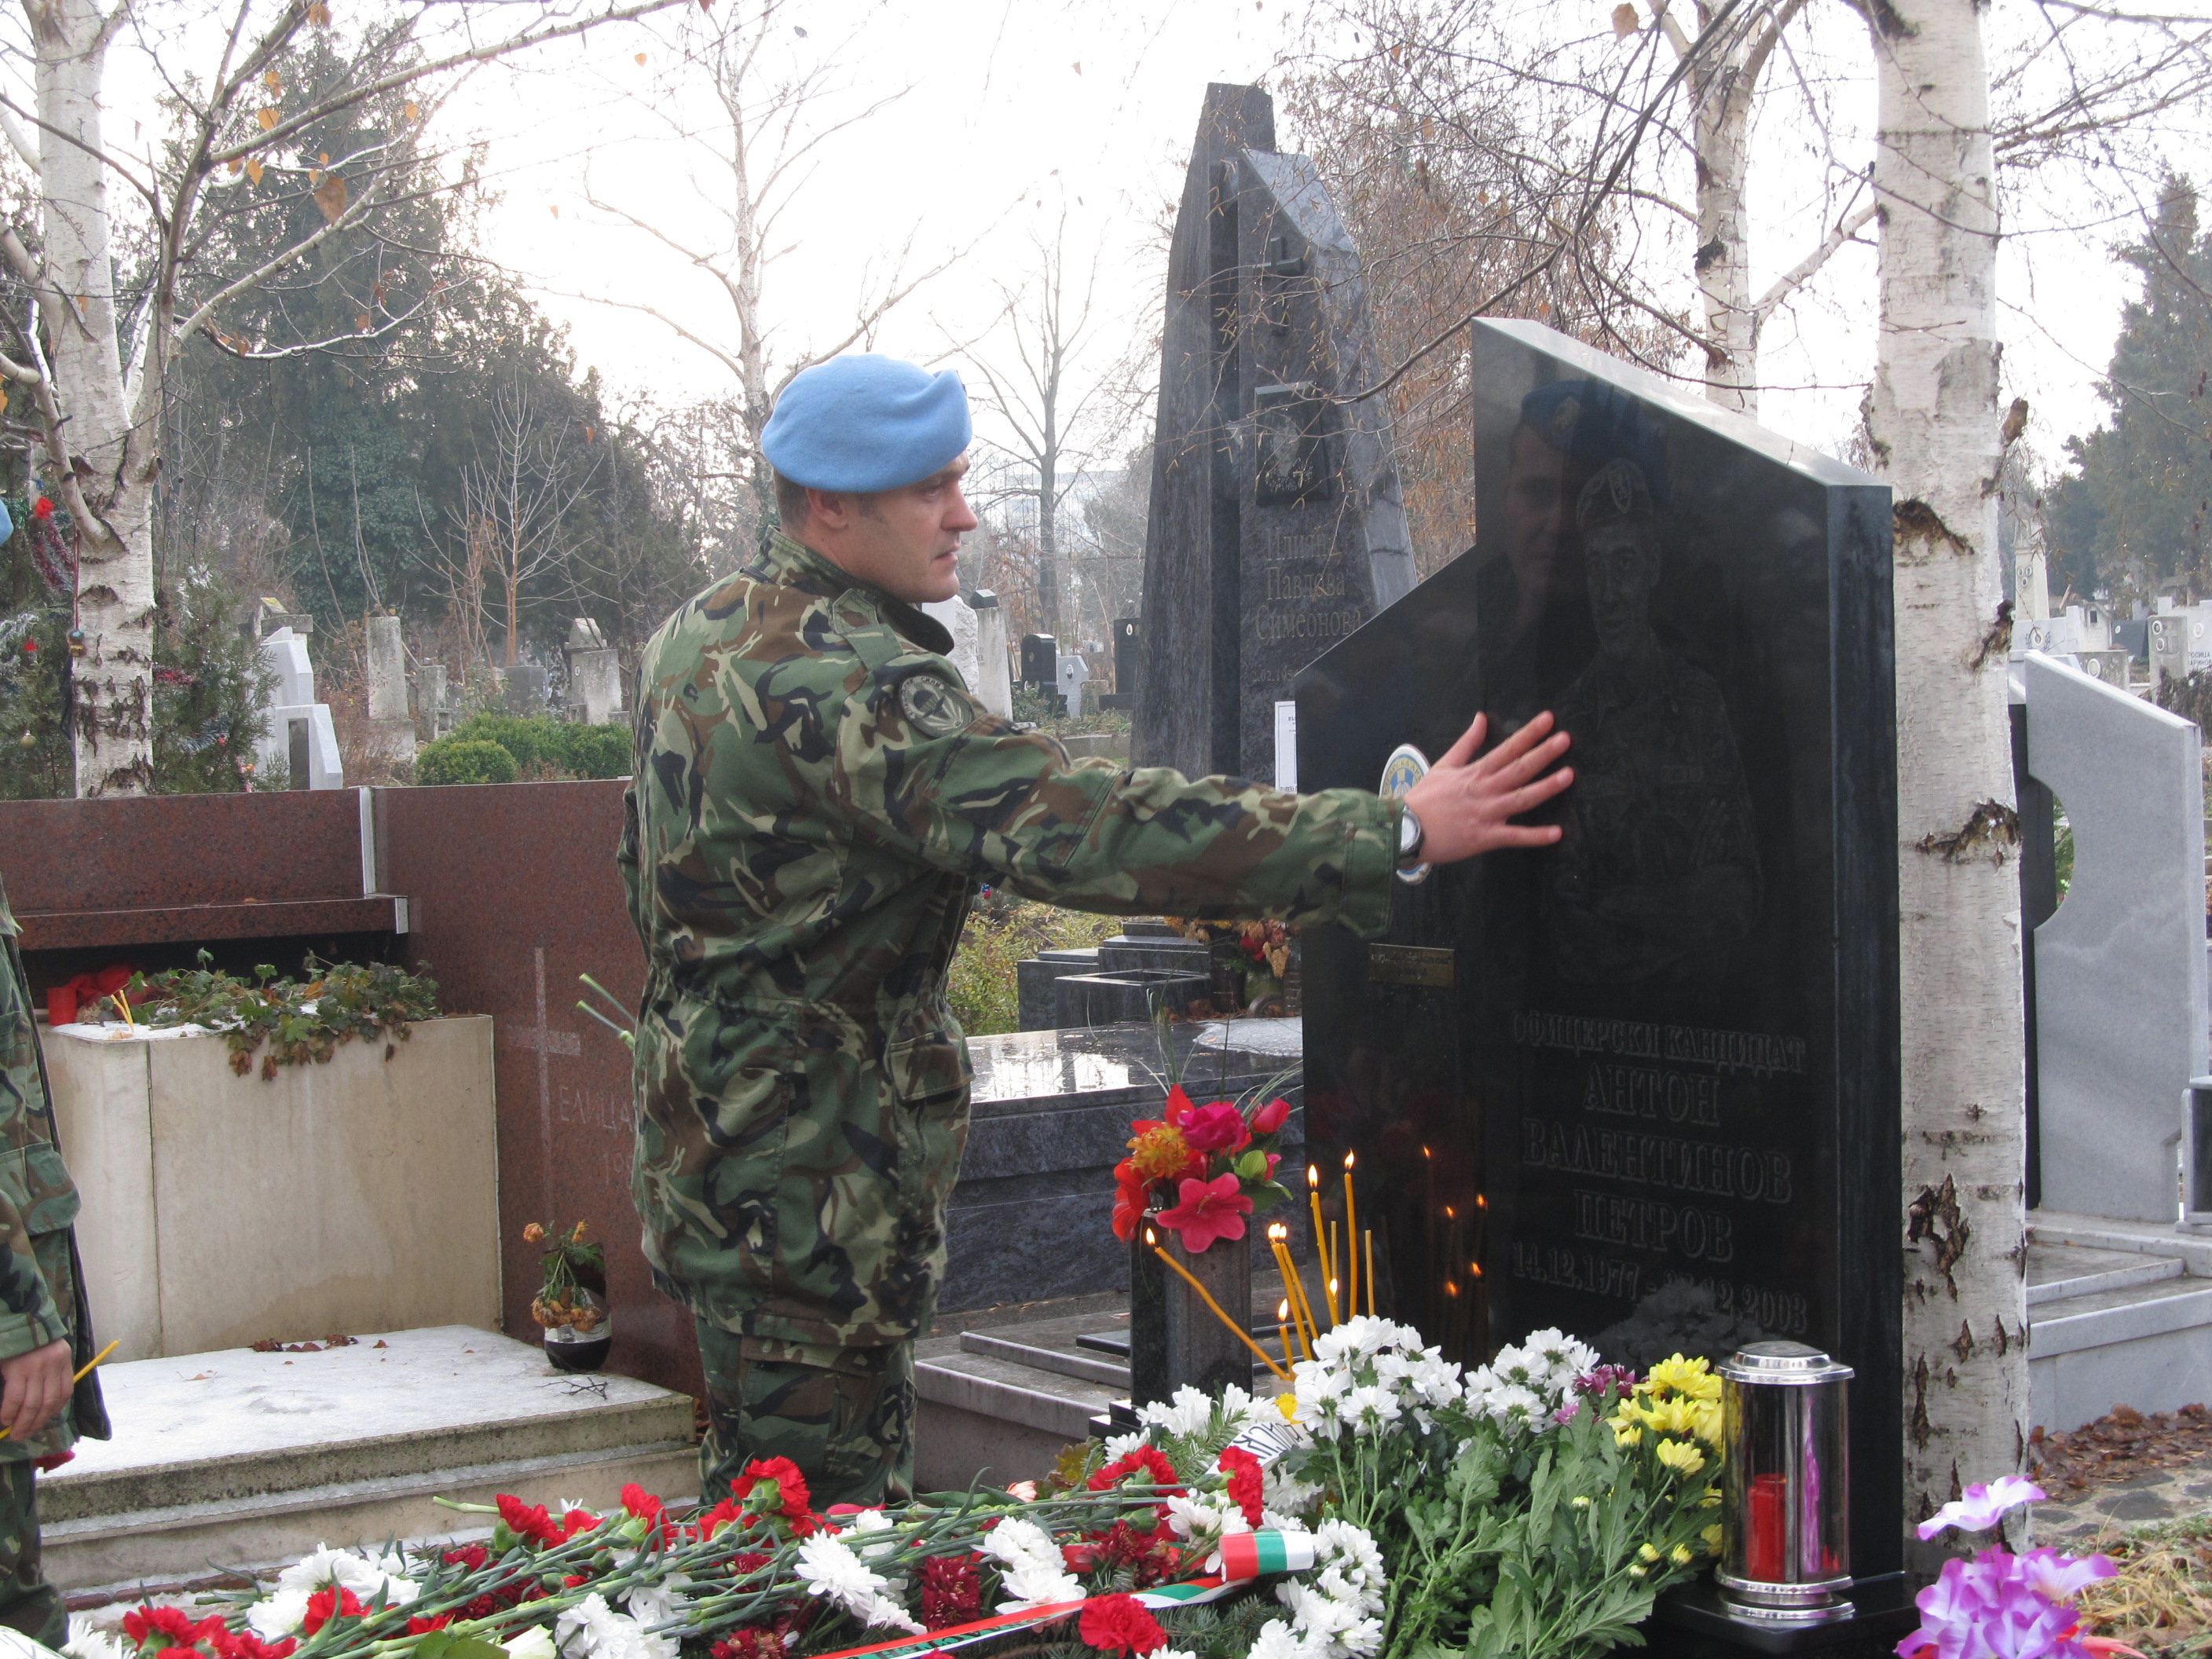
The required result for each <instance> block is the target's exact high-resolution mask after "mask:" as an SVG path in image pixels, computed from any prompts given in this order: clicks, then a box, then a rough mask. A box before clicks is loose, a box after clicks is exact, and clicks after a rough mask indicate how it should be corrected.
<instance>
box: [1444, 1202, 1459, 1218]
mask: <svg viewBox="0 0 2212 1659" xmlns="http://www.w3.org/2000/svg"><path fill="white" fill-rule="evenodd" d="M1444 1219H1445V1220H1447V1221H1456V1220H1458V1219H1459V1212H1458V1211H1457V1210H1455V1209H1454V1208H1452V1206H1450V1205H1449V1204H1447V1205H1445V1206H1444Z"/></svg>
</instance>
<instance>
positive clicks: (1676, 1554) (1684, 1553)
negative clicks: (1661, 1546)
mask: <svg viewBox="0 0 2212 1659" xmlns="http://www.w3.org/2000/svg"><path fill="white" fill-rule="evenodd" d="M1667 1559H1668V1560H1669V1561H1672V1562H1673V1563H1674V1565H1676V1566H1678V1567H1686V1566H1688V1565H1690V1547H1689V1546H1688V1545H1687V1544H1677V1545H1675V1546H1674V1548H1673V1549H1671V1550H1668V1552H1667Z"/></svg>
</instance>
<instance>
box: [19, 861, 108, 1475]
mask: <svg viewBox="0 0 2212 1659" xmlns="http://www.w3.org/2000/svg"><path fill="white" fill-rule="evenodd" d="M16 931H17V930H16V926H15V913H14V912H13V911H12V910H10V909H9V908H8V894H7V890H6V889H5V888H4V887H0V946H4V948H5V953H6V957H7V962H6V972H5V973H4V974H0V1359H12V1358H15V1356H16V1355H17V1354H22V1353H28V1352H30V1351H31V1350H32V1349H33V1348H42V1347H44V1346H46V1344H47V1343H49V1342H54V1341H58V1340H61V1339H63V1338H64V1337H66V1338H67V1339H69V1340H70V1346H71V1348H72V1350H73V1351H74V1352H75V1353H76V1364H78V1365H80V1366H82V1364H84V1363H85V1362H86V1361H87V1360H88V1359H90V1358H92V1352H93V1350H92V1321H91V1319H90V1317H89V1316H88V1311H87V1310H86V1307H85V1302H84V1289H83V1282H84V1275H83V1273H82V1269H81V1267H80V1266H79V1264H78V1261H77V1259H76V1233H75V1231H73V1229H72V1227H71V1225H70V1224H71V1223H73V1222H74V1221H75V1220H76V1212H77V1195H76V1182H73V1181H71V1180H70V1172H69V1168H68V1166H67V1165H66V1164H64V1163H63V1162H62V1155H61V1152H60V1150H59V1148H58V1147H57V1146H56V1145H55V1144H54V1142H55V1137H54V1109H53V1097H52V1093H51V1092H50V1091H49V1090H48V1088H47V1085H46V1056H45V1055H44V1054H41V1053H40V1048H39V1028H38V1024H37V1023H36V1021H35V1020H34V1019H33V1016H32V1012H31V1009H32V1003H31V990H30V985H29V982H28V981H27V980H26V979H25V978H24V976H23V958H22V956H21V953H20V952H19V951H17V950H16V948H15V934H16ZM79 1434H88V1435H91V1436H93V1437H95V1438H98V1439H103V1440H104V1439H106V1437H107V1413H106V1409H105V1408H104V1407H103V1406H102V1404H101V1401H100V1376H99V1373H97V1372H94V1373H93V1374H92V1375H91V1376H88V1377H86V1378H85V1380H84V1381H83V1382H82V1383H79V1384H78V1385H77V1388H76V1394H75V1395H74V1396H73V1397H72V1399H71V1400H70V1406H69V1408H68V1409H67V1410H65V1411H64V1412H63V1413H61V1414H60V1415H58V1417H56V1418H55V1419H54V1420H53V1421H52V1422H51V1423H49V1424H48V1425H46V1428H44V1429H43V1430H41V1431H40V1432H39V1433H38V1434H37V1435H35V1436H33V1437H31V1438H30V1439H28V1440H20V1441H19V1440H17V1439H16V1438H15V1437H14V1436H12V1435H11V1436H9V1437H8V1438H7V1439H5V1440H0V1461H16V1460H21V1459H23V1458H27V1457H39V1456H44V1455H46V1454H47V1453H49V1452H56V1451H60V1450H63V1449H66V1448H67V1447H68V1445H69V1444H70V1442H71V1441H73V1440H75V1439H76V1437H77V1436H78V1435H79Z"/></svg>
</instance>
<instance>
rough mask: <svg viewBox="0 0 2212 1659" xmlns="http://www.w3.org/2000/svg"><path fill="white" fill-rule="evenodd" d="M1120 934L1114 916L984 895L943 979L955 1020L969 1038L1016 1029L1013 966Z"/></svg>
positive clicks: (993, 892) (995, 893) (1018, 1018)
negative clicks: (1035, 957) (1038, 954)
mask: <svg viewBox="0 0 2212 1659" xmlns="http://www.w3.org/2000/svg"><path fill="white" fill-rule="evenodd" d="M1119 932H1121V918H1120V917H1118V916H1094V915H1086V914H1085V913H1084V912H1083V911H1080V910H1061V909H1058V908H1054V906H1052V905H1049V904H1033V903H1031V902H1030V901H1028V900H1027V899H1018V898H1015V897H1012V896H1011V895H1006V894H1001V893H1000V892H998V891H997V890H995V889H994V890H991V891H988V892H986V893H985V894H984V895H983V896H981V898H979V899H977V900H976V901H975V909H974V910H972V911H971V912H969V916H968V927H967V928H966V930H965V931H964V932H963V933H962V934H961V935H960V948H959V949H958V950H957V951H954V952H953V953H952V966H951V971H950V972H949V973H948V974H947V975H945V993H946V994H947V996H948V997H950V999H951V1003H952V1012H953V1016H954V1018H957V1019H958V1020H959V1022H960V1024H961V1027H962V1029H963V1030H965V1031H966V1032H967V1033H968V1035H969V1036H991V1035H992V1034H993V1033H994V1032H997V1031H1018V1030H1021V1029H1022V1018H1021V995H1020V992H1019V990H1018V987H1017V985H1016V983H1015V975H1014V964H1015V963H1018V962H1019V961H1021V960H1022V958H1023V957H1033V956H1035V955H1036V953H1037V952H1038V951H1076V950H1082V949H1084V948H1085V947H1087V946H1089V945H1097V943H1098V942H1099V941H1100V940H1102V939H1111V938H1113V937H1114V935H1115V933H1119Z"/></svg>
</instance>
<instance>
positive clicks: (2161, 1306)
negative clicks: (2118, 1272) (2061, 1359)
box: [2027, 1277, 2212, 1427]
mask: <svg viewBox="0 0 2212 1659" xmlns="http://www.w3.org/2000/svg"><path fill="white" fill-rule="evenodd" d="M2198 1328H2212V1281H2207V1280H2205V1279H2191V1278H2186V1277H2183V1278H2169V1279H2158V1280H2155V1281H2154V1282H2152V1283H2149V1284H2140V1285H2125V1286H2123V1287H2121V1288H2119V1289H2117V1290H2105V1291H2091V1292H2089V1293H2088V1294H2087V1295H2083V1296H2072V1297H2067V1298H2066V1299H2065V1300H2064V1301H2062V1302H2052V1303H2046V1304H2043V1305H2042V1306H2040V1307H2039V1308H2037V1309H2036V1310H2035V1312H2034V1313H2033V1315H2032V1316H2030V1318H2029V1321H2028V1337H2027V1352H2028V1358H2030V1359H2031V1360H2035V1359H2045V1358H2051V1357H2054V1356H2056V1355H2059V1354H2066V1353H2075V1352H2081V1351H2082V1350H2085V1349H2088V1348H2106V1347H2112V1346H2115V1345H2117V1344H2119V1343H2123V1342H2136V1341H2141V1340H2144V1339H2146V1338H2149V1337H2157V1336H2164V1335H2166V1334H2171V1333H2174V1332H2180V1331H2191V1330H2196V1329H2198ZM2142 1409H2155V1408H2154V1407H2143V1408H2142ZM2066 1426H2068V1427H2071V1426H2073V1425H2070V1424H2069V1425H2066Z"/></svg>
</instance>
